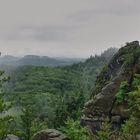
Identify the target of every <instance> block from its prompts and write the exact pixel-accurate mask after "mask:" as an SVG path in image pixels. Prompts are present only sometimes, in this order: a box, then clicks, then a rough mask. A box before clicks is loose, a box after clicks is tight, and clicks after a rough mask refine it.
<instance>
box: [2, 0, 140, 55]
mask: <svg viewBox="0 0 140 140" xmlns="http://www.w3.org/2000/svg"><path fill="white" fill-rule="evenodd" d="M139 5H140V1H139V0H133V1H132V0H117V1H116V0H106V1H104V0H70V1H69V0H59V1H57V0H51V1H50V0H24V1H19V0H12V1H8V0H5V1H2V2H1V5H0V17H1V22H0V50H1V51H2V52H3V53H4V54H14V55H18V56H20V55H25V54H39V55H49V56H64V57H88V56H90V54H95V53H100V52H102V51H103V50H105V49H106V48H108V47H120V46H121V44H123V43H125V42H127V41H132V40H139V36H140V35H139V34H140V27H139V25H140V17H139V15H140V8H139Z"/></svg>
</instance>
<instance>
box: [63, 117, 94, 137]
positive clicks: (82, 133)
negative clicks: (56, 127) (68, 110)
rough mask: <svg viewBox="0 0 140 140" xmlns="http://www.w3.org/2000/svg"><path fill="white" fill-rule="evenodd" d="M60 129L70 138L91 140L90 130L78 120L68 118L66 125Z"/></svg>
mask: <svg viewBox="0 0 140 140" xmlns="http://www.w3.org/2000/svg"><path fill="white" fill-rule="evenodd" d="M60 130H61V131H62V132H64V133H66V135H67V136H68V137H69V138H70V140H91V137H90V135H89V132H88V130H87V129H86V128H84V127H82V126H81V125H80V121H78V120H77V121H74V120H73V119H68V120H67V121H66V123H65V127H61V128H60Z"/></svg>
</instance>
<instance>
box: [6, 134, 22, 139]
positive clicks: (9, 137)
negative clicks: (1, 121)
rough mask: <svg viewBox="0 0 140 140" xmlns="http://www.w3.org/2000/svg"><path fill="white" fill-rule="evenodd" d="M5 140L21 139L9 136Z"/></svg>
mask: <svg viewBox="0 0 140 140" xmlns="http://www.w3.org/2000/svg"><path fill="white" fill-rule="evenodd" d="M5 140H20V138H19V137H17V136H15V135H12V134H9V135H8V136H7V138H6V139H5Z"/></svg>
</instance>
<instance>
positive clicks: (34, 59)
mask: <svg viewBox="0 0 140 140" xmlns="http://www.w3.org/2000/svg"><path fill="white" fill-rule="evenodd" d="M84 60H85V59H82V58H59V57H58V58H53V57H48V56H38V55H26V56H24V57H14V56H11V55H5V56H2V57H1V59H0V65H10V66H25V65H32V66H51V67H56V66H65V65H72V64H74V63H78V62H80V61H84Z"/></svg>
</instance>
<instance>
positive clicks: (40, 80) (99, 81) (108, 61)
mask: <svg viewBox="0 0 140 140" xmlns="http://www.w3.org/2000/svg"><path fill="white" fill-rule="evenodd" d="M129 50H131V53H130V52H129ZM116 52H117V49H115V48H110V49H108V50H107V51H105V52H103V53H102V54H101V55H95V56H90V58H88V59H87V60H85V61H84V62H80V63H77V64H73V65H70V66H63V67H60V66H59V67H44V66H20V67H16V68H12V69H11V70H10V68H8V67H5V68H8V70H6V73H7V74H4V72H3V71H1V74H0V76H1V81H0V83H1V100H0V112H1V118H0V139H2V140H3V139H5V137H6V136H7V134H14V135H16V136H18V137H20V139H22V140H30V139H32V137H34V135H35V134H37V132H39V131H41V130H46V129H57V130H59V131H61V132H63V133H65V134H66V135H67V136H68V137H69V139H70V140H94V139H95V140H114V139H118V138H119V139H121V140H125V139H130V140H133V139H134V140H135V139H137V137H138V135H137V134H139V129H140V128H139V123H140V122H139V117H140V116H139V111H140V110H139V108H140V104H139V85H140V76H139V65H140V64H139V56H140V49H139V45H138V44H137V42H134V43H130V44H129V43H127V44H126V46H125V47H123V48H121V49H120V50H119V51H118V53H116ZM115 53H116V54H115ZM114 54H115V55H114ZM122 57H123V58H122ZM7 75H8V76H7ZM116 75H117V76H119V77H117V76H116ZM124 77H125V78H124ZM127 78H128V79H127ZM114 79H115V80H116V81H115V82H114ZM118 79H119V80H118ZM120 79H121V80H120ZM113 82H114V83H115V84H116V83H119V82H120V85H119V84H118V85H115V86H116V87H117V89H115V88H113V91H112V90H111V93H112V94H113V93H115V92H117V94H116V93H115V94H116V95H115V96H113V98H114V97H115V98H114V102H113V108H115V109H114V110H115V111H116V110H117V111H118V112H117V113H120V112H121V113H122V110H123V113H122V114H129V115H126V116H127V117H126V118H125V117H124V116H125V115H124V116H123V115H122V114H121V115H122V116H123V117H122V118H123V119H122V120H121V121H122V122H123V123H122V122H121V123H122V126H121V128H120V129H119V131H118V124H116V122H115V123H114V122H112V118H113V117H114V116H113V115H114V113H113V114H109V115H107V117H105V116H101V117H99V119H100V118H104V119H105V121H103V122H102V127H101V128H100V130H98V131H96V132H95V133H94V132H91V131H89V130H90V127H89V129H87V127H84V126H83V124H82V121H83V120H81V117H82V116H83V113H84V114H85V116H86V117H87V118H88V119H92V123H94V119H95V121H96V122H98V120H96V118H97V117H98V116H97V115H96V116H95V115H94V113H96V110H98V109H100V107H102V105H103V107H102V108H103V109H104V110H103V111H105V110H106V109H107V108H106V107H107V104H109V103H107V102H106V101H109V102H110V100H111V99H112V95H111V96H109V94H110V91H108V94H107V95H105V93H104V92H106V91H107V90H108V88H109V90H110V88H111V87H109V86H110V85H111V86H112V83H113ZM114 83H113V84H114ZM100 92H103V94H102V95H100ZM106 96H107V99H106ZM104 98H105V101H104ZM98 100H99V103H100V104H98ZM102 100H103V103H102ZM86 102H87V103H86ZM111 102H112V101H111ZM85 103H86V105H84V104H85ZM92 105H93V106H92ZM111 105H112V104H111ZM126 105H127V108H124V106H126ZM90 106H91V107H92V108H91V107H90ZM113 108H111V110H110V111H112V110H113ZM86 109H89V110H88V111H87V110H86ZM94 110H95V112H94V113H92V111H94ZM114 110H113V111H114ZM83 111H84V112H83ZM85 112H86V113H85ZM97 113H98V115H100V114H99V113H100V110H98V112H97ZM102 114H103V112H102ZM105 115H106V114H105ZM111 115H112V116H111ZM117 115H118V114H117ZM115 117H116V116H115ZM117 117H118V116H117ZM87 118H86V119H87ZM115 119H116V118H115ZM117 119H118V118H117ZM84 121H85V120H84ZM86 121H87V120H86ZM88 121H89V120H88ZM115 121H116V120H115ZM90 123H91V121H90ZM90 123H89V122H88V125H87V126H90ZM112 124H113V125H112ZM116 126H117V127H116ZM114 128H115V129H114ZM116 128H117V129H116ZM93 131H94V129H93ZM35 140H36V139H35Z"/></svg>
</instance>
